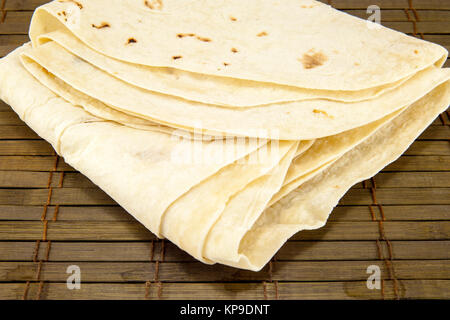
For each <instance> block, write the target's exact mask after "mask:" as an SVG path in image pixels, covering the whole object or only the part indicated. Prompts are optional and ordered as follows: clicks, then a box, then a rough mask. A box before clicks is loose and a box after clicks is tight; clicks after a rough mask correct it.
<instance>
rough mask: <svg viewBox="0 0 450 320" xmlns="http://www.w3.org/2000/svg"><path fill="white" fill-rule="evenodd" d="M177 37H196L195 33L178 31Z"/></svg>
mask: <svg viewBox="0 0 450 320" xmlns="http://www.w3.org/2000/svg"><path fill="white" fill-rule="evenodd" d="M177 37H178V38H180V39H182V38H184V37H195V34H194V33H178V34H177Z"/></svg>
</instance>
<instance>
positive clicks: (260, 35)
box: [257, 31, 269, 37]
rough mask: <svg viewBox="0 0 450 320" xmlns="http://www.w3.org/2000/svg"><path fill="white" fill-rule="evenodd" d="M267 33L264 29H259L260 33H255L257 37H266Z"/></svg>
mask: <svg viewBox="0 0 450 320" xmlns="http://www.w3.org/2000/svg"><path fill="white" fill-rule="evenodd" d="M268 35H269V34H268V33H267V32H266V31H261V32H260V33H258V34H257V36H258V37H266V36H268Z"/></svg>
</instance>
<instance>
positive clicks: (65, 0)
mask: <svg viewBox="0 0 450 320" xmlns="http://www.w3.org/2000/svg"><path fill="white" fill-rule="evenodd" d="M59 2H61V3H63V2H72V3H73V4H75V5H76V6H77V7H78V8H80V10H81V9H83V5H82V4H81V3H80V2H78V1H75V0H59Z"/></svg>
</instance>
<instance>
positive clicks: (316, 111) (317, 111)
mask: <svg viewBox="0 0 450 320" xmlns="http://www.w3.org/2000/svg"><path fill="white" fill-rule="evenodd" d="M313 112H314V113H317V114H322V115H324V116H326V117H328V118H331V119H334V117H333V116H331V115H329V114H328V113H327V112H326V111H323V110H319V109H314V110H313Z"/></svg>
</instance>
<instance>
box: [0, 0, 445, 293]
mask: <svg viewBox="0 0 450 320" xmlns="http://www.w3.org/2000/svg"><path fill="white" fill-rule="evenodd" d="M45 2H47V1H46V0H3V1H2V2H1V13H0V19H1V23H0V55H1V56H3V55H5V54H7V53H8V52H9V51H11V50H12V49H14V48H15V47H17V46H19V45H20V44H21V43H23V42H25V41H27V35H26V33H27V30H28V26H29V21H30V18H31V15H32V11H33V10H34V9H35V7H36V6H38V5H40V4H43V3H45ZM331 4H332V5H333V6H335V7H336V8H338V9H342V10H345V11H347V12H348V13H350V14H353V15H356V16H359V17H363V18H365V17H367V14H366V11H365V10H366V8H367V6H369V5H371V4H377V5H379V6H380V7H381V8H382V23H383V24H384V25H385V26H388V27H391V28H394V29H397V30H399V31H402V32H406V33H409V34H412V35H415V36H417V37H420V38H424V39H426V40H430V41H433V42H437V43H440V44H441V45H444V46H446V47H447V49H449V47H450V1H440V0H429V1H428V0H413V1H408V0H334V1H332V3H331ZM447 66H449V63H448V61H447ZM24 94H27V93H26V92H24ZM449 125H450V118H449V112H448V111H447V112H445V113H443V114H442V115H440V117H439V118H437V119H436V120H435V121H434V123H433V125H432V126H431V127H430V128H429V129H427V131H426V132H425V133H423V134H422V136H421V137H420V138H419V139H418V140H417V141H416V142H415V143H414V144H413V145H412V146H411V148H410V149H409V150H408V151H407V152H406V154H405V155H403V156H402V157H401V158H400V159H399V160H398V161H396V162H395V163H393V164H391V165H390V166H388V167H387V168H386V169H385V170H384V171H383V172H381V173H379V174H378V175H377V176H376V177H375V178H373V179H371V180H369V181H365V182H364V183H360V184H358V185H356V186H354V187H353V188H352V189H351V190H350V191H349V192H348V193H347V194H346V196H345V197H344V198H343V199H342V201H341V202H340V205H339V206H338V207H337V208H336V209H335V210H334V213H333V214H332V215H331V218H330V221H329V222H328V224H327V225H326V226H325V227H324V228H322V229H319V230H315V231H306V232H301V233H299V234H297V235H296V236H294V237H293V238H292V239H291V240H289V241H288V243H287V244H286V245H284V246H283V248H282V249H281V250H280V251H279V253H278V254H277V255H276V257H275V258H274V259H273V261H272V262H270V264H269V265H267V266H266V268H265V269H264V270H263V271H261V272H258V273H254V272H249V271H242V270H236V269H233V268H228V267H224V266H221V265H215V266H206V265H203V264H201V263H199V262H195V261H194V260H193V259H192V258H190V257H189V256H188V255H187V254H185V253H184V252H182V251H181V250H179V249H178V248H177V247H175V246H174V245H172V244H171V243H170V242H168V241H161V240H157V239H156V238H155V237H154V236H153V234H152V233H150V232H149V231H147V230H146V229H145V228H144V227H143V226H141V225H140V224H139V223H137V222H136V221H135V220H134V219H133V218H132V217H131V216H130V215H128V214H127V213H125V212H124V211H123V209H121V208H120V207H119V206H117V204H116V203H115V202H114V201H113V200H111V199H110V198H109V197H108V196H107V195H105V193H103V192H102V191H101V190H99V189H98V188H97V187H96V186H94V185H93V184H92V183H91V182H90V181H89V180H88V179H87V178H85V177H84V176H82V175H81V174H80V173H78V172H76V171H75V170H74V169H72V168H71V167H70V166H68V165H67V164H65V163H64V160H63V159H61V158H59V157H57V156H56V155H55V152H54V150H53V149H52V147H51V146H50V145H49V144H48V143H46V142H45V141H43V140H41V139H40V138H39V137H38V136H37V135H36V134H35V133H33V131H32V130H31V129H29V128H28V127H27V126H25V124H24V123H23V122H22V121H21V120H20V119H19V118H18V117H17V116H16V115H15V113H14V112H13V111H12V110H11V108H10V107H9V106H7V105H5V104H3V103H2V104H0V299H398V298H446V299H449V298H450V263H449V259H450V250H449V249H450V142H449V140H450V127H449ZM70 265H77V266H79V267H80V269H81V281H82V283H81V289H80V290H68V289H67V287H66V280H67V277H68V274H67V273H66V270H67V267H68V266H70ZM370 265H377V266H379V267H380V269H381V276H382V279H383V280H382V286H381V290H369V289H368V288H367V286H366V279H367V277H368V274H367V273H366V269H367V267H368V266H370Z"/></svg>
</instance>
